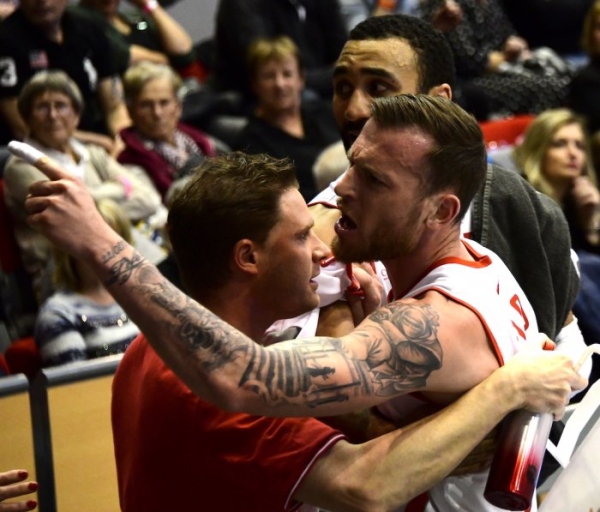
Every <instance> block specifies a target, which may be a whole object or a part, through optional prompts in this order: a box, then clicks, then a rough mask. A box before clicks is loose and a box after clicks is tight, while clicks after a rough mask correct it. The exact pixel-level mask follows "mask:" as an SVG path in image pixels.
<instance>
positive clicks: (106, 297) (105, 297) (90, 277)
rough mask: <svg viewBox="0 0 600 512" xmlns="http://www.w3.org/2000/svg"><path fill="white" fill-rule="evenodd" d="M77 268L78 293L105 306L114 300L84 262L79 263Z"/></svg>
mask: <svg viewBox="0 0 600 512" xmlns="http://www.w3.org/2000/svg"><path fill="white" fill-rule="evenodd" d="M78 270H79V276H80V279H81V286H80V288H79V290H78V293H79V294H81V295H83V296H84V297H87V298H88V299H91V300H93V301H94V302H97V303H98V304H102V305H105V306H106V305H109V304H112V303H114V302H115V299H114V298H113V296H112V295H111V294H110V293H109V291H108V290H107V289H106V288H105V287H104V286H103V285H102V282H101V281H100V279H98V277H97V276H96V274H94V273H93V272H92V270H91V269H90V268H89V267H87V265H85V264H84V263H81V264H79V265H78Z"/></svg>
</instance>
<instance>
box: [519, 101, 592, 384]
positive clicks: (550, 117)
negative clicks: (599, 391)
mask: <svg viewBox="0 0 600 512" xmlns="http://www.w3.org/2000/svg"><path fill="white" fill-rule="evenodd" d="M514 159H515V162H516V163H517V165H518V166H519V168H520V169H521V170H522V172H523V174H524V175H525V176H526V178H527V180H528V181H529V182H531V184H532V185H533V186H534V187H535V188H536V189H537V190H538V191H540V192H543V193H544V194H547V195H549V196H550V197H552V198H553V199H554V200H555V201H556V202H557V203H558V204H559V205H560V206H561V207H562V209H563V211H564V212H565V217H566V218H567V222H568V224H569V228H570V231H571V239H572V243H573V248H574V249H575V251H576V252H577V255H578V256H579V270H580V273H581V287H580V290H579V293H578V295H577V298H576V300H575V304H574V306H573V312H574V313H575V315H576V317H577V318H578V319H579V326H580V328H581V332H582V334H583V337H584V339H585V341H586V343H588V344H591V343H595V342H597V340H598V339H600V328H599V325H600V315H599V314H598V311H599V310H600V191H598V188H597V178H596V173H595V171H594V167H593V165H592V163H591V159H590V155H589V151H588V144H587V139H586V132H585V129H584V121H583V119H582V118H581V117H579V116H578V115H576V114H575V113H573V112H572V111H570V110H568V109H556V110H548V111H546V112H543V113H542V114H540V115H539V116H538V117H537V118H536V119H535V120H534V121H533V122H532V123H531V125H530V126H529V128H528V129H527V131H526V132H525V138H524V139H523V142H522V143H521V144H520V145H519V146H517V147H516V148H515V150H514ZM599 376H600V360H599V359H598V357H597V356H595V357H594V367H593V370H592V375H591V376H590V383H592V382H594V381H596V380H597V379H598V377H599Z"/></svg>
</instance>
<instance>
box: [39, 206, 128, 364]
mask: <svg viewBox="0 0 600 512" xmlns="http://www.w3.org/2000/svg"><path fill="white" fill-rule="evenodd" d="M96 206H97V208H98V211H99V212H100V214H101V215H102V217H103V218H104V220H105V221H106V223H107V224H108V225H109V226H110V227H111V228H113V229H114V230H115V231H116V232H117V233H118V234H119V235H121V236H122V237H123V238H124V239H125V240H127V241H128V242H131V228H130V224H129V220H128V219H127V217H126V216H125V215H124V213H123V211H122V210H121V209H120V208H119V206H118V205H117V204H116V203H115V202H114V201H111V200H110V199H102V200H100V201H98V202H97V204H96ZM53 256H54V262H55V268H54V285H55V288H56V290H57V291H56V292H55V293H54V294H52V295H51V296H50V297H49V298H48V299H47V300H46V302H44V304H43V305H42V307H41V308H40V311H39V314H38V317H37V320H36V324H35V330H34V339H35V342H36V344H37V346H38V349H39V351H40V355H41V357H42V361H43V362H44V366H56V365H60V364H64V363H69V362H72V361H85V360H87V359H93V358H95V357H102V356H108V355H112V354H120V353H122V352H124V351H125V349H126V348H127V347H128V346H129V344H130V343H131V342H132V341H133V339H134V338H135V337H136V336H137V335H138V334H139V329H138V328H137V326H136V325H135V324H134V323H133V322H131V321H130V320H129V319H128V317H127V315H126V314H125V312H124V311H123V309H122V308H121V306H119V304H117V302H116V301H115V299H114V298H113V297H112V295H111V294H110V293H109V292H108V290H107V289H106V288H105V287H104V286H103V285H102V282H101V281H100V279H98V278H97V277H96V275H95V274H94V272H93V271H92V269H91V268H90V267H89V266H88V265H87V264H86V263H84V262H82V261H79V260H77V259H75V258H73V257H72V256H70V255H69V254H67V253H66V252H64V251H60V250H57V249H55V250H54V251H53Z"/></svg>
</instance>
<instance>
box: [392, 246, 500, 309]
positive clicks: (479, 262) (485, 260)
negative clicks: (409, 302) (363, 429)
mask: <svg viewBox="0 0 600 512" xmlns="http://www.w3.org/2000/svg"><path fill="white" fill-rule="evenodd" d="M461 242H462V244H463V245H464V246H465V249H467V251H468V253H469V254H470V255H471V257H472V258H473V260H474V261H471V260H465V259H462V258H458V257H456V256H448V257H447V258H441V259H439V260H437V261H436V262H434V263H432V264H431V265H430V266H429V267H427V269H426V270H425V271H424V272H423V273H422V274H421V275H420V276H419V277H418V278H417V279H415V280H414V281H413V283H412V284H411V285H410V286H409V287H408V288H406V290H405V291H404V293H403V294H402V295H401V296H400V297H401V298H402V297H404V296H405V295H406V294H407V293H408V292H409V291H410V290H412V289H413V288H414V287H415V286H416V285H417V283H419V282H420V281H421V280H422V279H424V278H425V276H427V275H429V273H431V272H432V271H433V270H434V269H436V268H438V267H441V266H442V265H449V264H454V265H463V266H465V267H472V268H485V267H489V266H490V265H491V264H492V260H491V258H490V257H489V256H487V255H484V254H480V253H478V252H477V251H476V250H475V249H473V247H472V246H471V245H470V244H469V243H467V241H466V240H462V239H461ZM394 300H395V295H394V293H393V290H390V292H389V293H388V302H392V301H394Z"/></svg>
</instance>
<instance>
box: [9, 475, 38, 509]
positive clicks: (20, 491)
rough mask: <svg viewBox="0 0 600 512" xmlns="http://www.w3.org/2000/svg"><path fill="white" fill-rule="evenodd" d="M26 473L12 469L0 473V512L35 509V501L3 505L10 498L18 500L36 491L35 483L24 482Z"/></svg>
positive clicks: (36, 485)
mask: <svg viewBox="0 0 600 512" xmlns="http://www.w3.org/2000/svg"><path fill="white" fill-rule="evenodd" d="M28 476H29V475H28V473H27V471H25V470H23V469H13V470H11V471H4V472H3V473H0V512H20V511H22V510H33V509H34V508H36V507H37V502H36V501H35V500H21V501H13V502H11V503H5V500H8V499H10V498H18V497H19V496H25V495H27V494H31V493H33V492H35V491H37V488H38V484H37V482H25V481H24V480H25V479H26V478H27V477H28Z"/></svg>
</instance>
